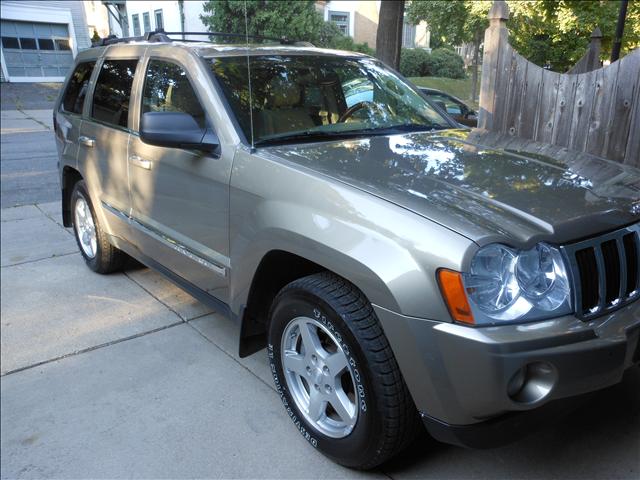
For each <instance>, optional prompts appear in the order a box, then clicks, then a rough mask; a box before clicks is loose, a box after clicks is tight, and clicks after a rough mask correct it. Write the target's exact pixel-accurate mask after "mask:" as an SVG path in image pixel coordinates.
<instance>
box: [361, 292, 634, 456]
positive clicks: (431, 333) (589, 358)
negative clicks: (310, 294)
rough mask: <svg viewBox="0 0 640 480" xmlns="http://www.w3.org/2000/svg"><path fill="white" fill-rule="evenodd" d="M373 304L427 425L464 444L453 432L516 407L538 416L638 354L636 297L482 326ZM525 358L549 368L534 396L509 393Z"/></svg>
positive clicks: (618, 373)
mask: <svg viewBox="0 0 640 480" xmlns="http://www.w3.org/2000/svg"><path fill="white" fill-rule="evenodd" d="M374 308H375V310H376V314H377V315H378V318H379V319H380V321H381V323H382V326H383V329H384V331H385V334H386V335H387V337H388V338H389V342H390V344H391V347H392V349H393V351H394V354H395V356H396V359H397V361H398V364H399V366H400V369H401V371H402V374H403V376H404V378H405V381H406V383H407V386H408V387H409V390H410V392H411V394H412V396H413V399H414V402H415V404H416V406H417V408H418V410H419V411H420V413H421V414H422V416H423V418H424V419H425V423H426V425H427V428H428V429H429V431H430V432H431V434H432V435H434V436H435V437H436V438H439V439H442V440H444V441H447V442H449V443H462V444H469V442H465V441H463V440H461V439H460V438H458V437H460V435H457V434H456V433H455V432H456V431H458V432H468V431H469V428H470V427H472V426H474V425H475V426H476V427H478V428H479V429H481V428H482V427H487V426H490V429H495V428H496V426H498V428H501V427H499V425H500V422H501V419H506V418H510V417H513V416H514V413H516V412H526V411H529V412H530V413H529V414H528V415H526V417H527V418H534V419H536V420H535V421H536V422H538V421H539V418H537V417H538V416H540V415H542V414H543V412H546V411H550V410H553V411H557V410H563V409H564V405H565V404H566V403H569V402H568V401H563V402H559V401H558V400H560V399H569V398H571V397H576V396H578V395H581V394H584V393H588V392H592V391H595V390H599V389H602V388H605V387H608V386H610V385H613V384H616V383H618V382H620V381H621V379H622V376H623V374H624V371H625V370H626V369H627V368H629V367H630V366H632V365H633V364H634V363H638V362H640V358H639V357H640V353H639V352H640V347H639V337H640V302H639V301H636V302H633V303H632V304H630V305H627V306H626V307H624V308H621V309H620V310H617V311H615V312H613V313H611V314H609V315H605V316H602V317H600V318H597V319H594V320H591V321H588V322H584V321H581V320H579V319H577V318H575V317H574V316H565V317H559V318H555V319H551V320H545V321H541V322H533V323H527V324H521V325H503V326H494V327H481V328H472V327H467V326H463V325H458V324H453V323H445V322H436V321H431V320H424V319H417V318H412V317H406V316H403V315H399V314H397V313H394V312H391V311H389V310H386V309H384V308H381V307H377V306H374ZM527 365H543V366H544V368H543V370H545V369H546V370H545V371H546V375H547V377H546V382H547V383H546V385H547V386H548V387H549V388H548V391H547V392H543V393H544V395H542V396H541V397H539V398H538V397H537V396H536V395H533V396H526V395H525V396H520V397H519V396H518V395H514V394H513V392H514V391H513V388H512V385H513V381H512V379H513V378H514V377H515V376H516V374H517V373H518V372H519V371H523V370H522V369H523V367H526V366H527ZM524 371H526V369H525V370H524ZM510 381H511V395H510V394H509V389H510ZM539 390H540V391H543V390H544V388H538V386H537V385H535V384H534V385H533V389H532V391H533V392H538V391H539ZM547 404H548V405H547ZM543 406H544V408H541V407H543ZM534 410H537V412H536V413H535V414H534V412H533V411H534ZM556 413H557V412H556ZM521 417H522V418H524V417H525V416H521ZM517 423H518V422H517V421H516V424H517ZM456 439H457V440H456ZM475 443H477V442H474V444H475Z"/></svg>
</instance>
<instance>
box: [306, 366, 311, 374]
mask: <svg viewBox="0 0 640 480" xmlns="http://www.w3.org/2000/svg"><path fill="white" fill-rule="evenodd" d="M307 374H308V375H311V367H307Z"/></svg>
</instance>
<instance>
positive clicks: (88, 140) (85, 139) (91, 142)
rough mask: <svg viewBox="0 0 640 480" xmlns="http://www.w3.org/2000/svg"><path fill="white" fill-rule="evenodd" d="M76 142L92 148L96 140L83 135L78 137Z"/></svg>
mask: <svg viewBox="0 0 640 480" xmlns="http://www.w3.org/2000/svg"><path fill="white" fill-rule="evenodd" d="M78 141H79V142H80V143H81V144H82V145H84V146H85V147H90V148H91V147H94V146H95V144H96V140H95V139H94V138H90V137H85V136H84V135H82V136H80V137H78Z"/></svg>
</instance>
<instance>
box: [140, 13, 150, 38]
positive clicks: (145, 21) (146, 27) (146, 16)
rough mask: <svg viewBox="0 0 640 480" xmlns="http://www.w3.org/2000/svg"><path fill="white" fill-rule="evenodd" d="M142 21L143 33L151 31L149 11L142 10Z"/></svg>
mask: <svg viewBox="0 0 640 480" xmlns="http://www.w3.org/2000/svg"><path fill="white" fill-rule="evenodd" d="M142 23H143V24H144V33H147V32H150V31H151V18H150V17H149V12H144V13H143V14H142Z"/></svg>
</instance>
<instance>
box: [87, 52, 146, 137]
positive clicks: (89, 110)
mask: <svg viewBox="0 0 640 480" xmlns="http://www.w3.org/2000/svg"><path fill="white" fill-rule="evenodd" d="M119 60H121V61H127V60H134V61H137V62H138V63H137V64H136V69H135V71H134V72H133V82H131V93H130V95H129V113H128V116H127V127H123V126H122V125H114V124H113V123H107V122H105V121H102V120H98V119H97V118H94V117H93V101H94V99H95V93H96V87H97V86H98V78H99V77H100V72H101V71H102V67H103V66H104V64H105V62H110V61H119ZM141 64H142V57H141V56H132V57H128V56H127V57H102V58H101V59H100V68H98V69H96V70H95V72H94V74H95V76H96V78H95V79H93V87H92V88H90V93H91V103H90V104H89V105H88V106H87V104H86V103H85V108H87V114H86V115H83V118H84V119H85V120H86V121H88V122H94V123H97V124H99V125H102V126H105V127H109V128H113V129H114V130H120V131H123V132H126V133H129V134H131V133H134V132H133V131H132V130H131V128H129V127H128V125H129V117H131V114H132V109H131V98H132V97H133V95H134V88H135V83H136V77H137V75H138V69H139V67H140V65H141ZM94 69H95V67H94ZM135 133H137V132H135Z"/></svg>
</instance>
